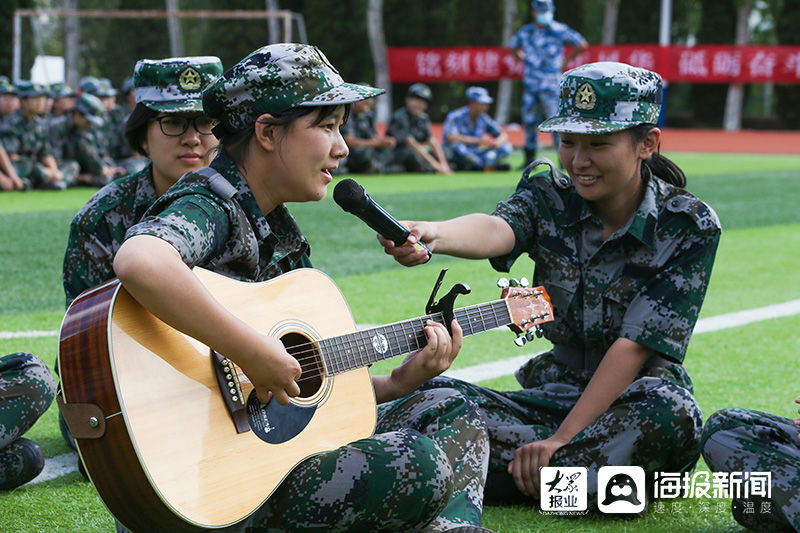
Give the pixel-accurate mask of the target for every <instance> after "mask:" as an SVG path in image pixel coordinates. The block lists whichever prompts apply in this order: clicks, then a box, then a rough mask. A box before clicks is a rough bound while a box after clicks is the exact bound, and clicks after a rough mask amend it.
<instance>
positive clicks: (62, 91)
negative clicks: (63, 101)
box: [50, 81, 75, 98]
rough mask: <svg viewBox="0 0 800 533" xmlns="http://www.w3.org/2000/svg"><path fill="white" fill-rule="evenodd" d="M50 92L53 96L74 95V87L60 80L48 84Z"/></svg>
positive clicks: (65, 96)
mask: <svg viewBox="0 0 800 533" xmlns="http://www.w3.org/2000/svg"><path fill="white" fill-rule="evenodd" d="M50 94H52V95H53V98H69V97H71V96H75V89H73V88H72V87H70V86H69V85H67V84H66V83H64V82H63V81H60V82H58V83H53V84H52V85H50Z"/></svg>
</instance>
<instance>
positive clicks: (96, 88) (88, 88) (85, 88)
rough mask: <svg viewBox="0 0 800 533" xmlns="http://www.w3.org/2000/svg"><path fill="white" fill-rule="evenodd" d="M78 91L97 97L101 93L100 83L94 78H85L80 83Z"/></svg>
mask: <svg viewBox="0 0 800 533" xmlns="http://www.w3.org/2000/svg"><path fill="white" fill-rule="evenodd" d="M78 89H80V91H81V92H82V93H89V94H93V95H95V96H97V93H99V92H100V82H99V81H98V80H97V78H95V77H94V76H84V77H83V78H81V81H79V82H78Z"/></svg>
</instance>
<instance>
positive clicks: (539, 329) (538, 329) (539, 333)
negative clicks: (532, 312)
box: [533, 325, 544, 339]
mask: <svg viewBox="0 0 800 533" xmlns="http://www.w3.org/2000/svg"><path fill="white" fill-rule="evenodd" d="M533 331H534V333H536V337H538V338H540V339H541V338H542V335H544V331H542V327H541V326H539V325H537V326H536V327H535V328H533Z"/></svg>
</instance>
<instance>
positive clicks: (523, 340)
mask: <svg viewBox="0 0 800 533" xmlns="http://www.w3.org/2000/svg"><path fill="white" fill-rule="evenodd" d="M526 342H528V339H526V338H525V336H524V335H520V336H519V337H517V338H516V339H514V344H516V345H517V346H519V347H520V348H522V347H523V346H525V343H526Z"/></svg>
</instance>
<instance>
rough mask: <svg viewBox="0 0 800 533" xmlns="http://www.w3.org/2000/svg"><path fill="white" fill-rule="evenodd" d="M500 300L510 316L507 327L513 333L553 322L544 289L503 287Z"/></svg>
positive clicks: (550, 304)
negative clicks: (505, 305)
mask: <svg viewBox="0 0 800 533" xmlns="http://www.w3.org/2000/svg"><path fill="white" fill-rule="evenodd" d="M500 298H501V299H503V300H505V301H506V304H507V305H508V311H509V313H510V315H511V324H510V325H509V326H508V327H510V328H511V330H512V331H514V332H515V333H525V332H526V331H528V330H529V329H531V328H533V327H536V326H538V325H539V324H543V323H545V322H551V321H552V320H553V304H552V303H551V302H550V295H548V294H547V291H546V290H545V289H544V287H505V288H504V289H503V292H502V293H500Z"/></svg>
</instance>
